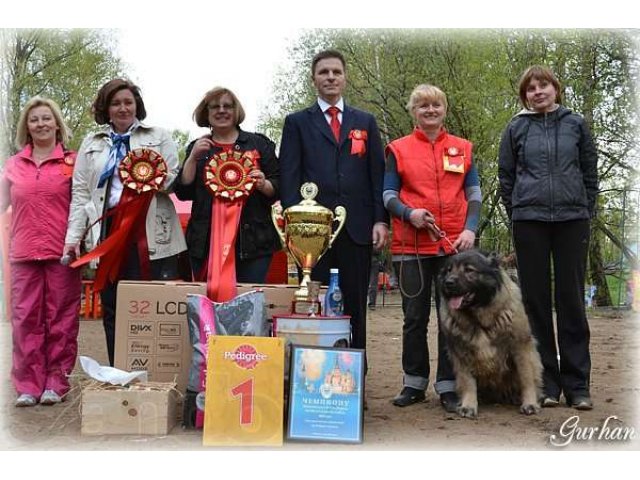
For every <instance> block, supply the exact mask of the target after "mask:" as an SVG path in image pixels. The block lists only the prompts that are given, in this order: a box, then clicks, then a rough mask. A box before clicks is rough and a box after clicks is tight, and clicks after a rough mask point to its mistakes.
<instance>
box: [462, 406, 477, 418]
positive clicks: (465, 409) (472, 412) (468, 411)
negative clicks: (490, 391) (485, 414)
mask: <svg viewBox="0 0 640 480" xmlns="http://www.w3.org/2000/svg"><path fill="white" fill-rule="evenodd" d="M458 415H460V416H461V417H463V418H471V419H476V418H478V408H477V407H470V406H467V405H460V406H459V407H458Z"/></svg>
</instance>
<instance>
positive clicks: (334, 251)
mask: <svg viewBox="0 0 640 480" xmlns="http://www.w3.org/2000/svg"><path fill="white" fill-rule="evenodd" d="M371 249H372V246H371V245H358V244H357V243H355V242H354V241H353V240H351V237H350V236H349V234H348V233H347V231H346V230H342V231H341V232H340V234H339V235H338V237H337V238H336V241H335V242H334V243H333V246H332V247H331V248H330V249H329V250H328V251H327V253H325V254H324V256H323V257H322V258H321V259H320V261H319V262H318V264H317V265H316V266H315V268H314V269H313V270H312V272H311V279H312V280H317V281H320V282H322V284H323V285H328V284H329V269H331V268H337V269H339V270H340V272H339V276H340V289H341V290H342V295H343V297H344V313H345V315H350V316H351V347H352V348H361V349H366V348H367V292H368V289H369V269H370V265H371Z"/></svg>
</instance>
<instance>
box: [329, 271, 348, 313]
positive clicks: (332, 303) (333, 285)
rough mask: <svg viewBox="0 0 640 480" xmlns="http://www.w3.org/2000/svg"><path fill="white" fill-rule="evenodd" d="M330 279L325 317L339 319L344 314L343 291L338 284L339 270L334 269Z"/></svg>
mask: <svg viewBox="0 0 640 480" xmlns="http://www.w3.org/2000/svg"><path fill="white" fill-rule="evenodd" d="M329 272H330V274H331V276H330V277H329V288H328V289H327V293H326V295H325V297H324V315H325V316H327V317H337V316H340V315H342V314H343V312H344V299H343V298H342V290H340V285H339V284H338V269H337V268H332V269H331V270H330V271H329Z"/></svg>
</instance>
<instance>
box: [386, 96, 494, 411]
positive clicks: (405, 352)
mask: <svg viewBox="0 0 640 480" xmlns="http://www.w3.org/2000/svg"><path fill="white" fill-rule="evenodd" d="M407 109H408V110H409V112H410V113H411V116H412V117H413V119H414V122H415V125H416V126H415V128H414V130H413V132H412V133H411V134H410V135H407V136H406V137H402V138H399V139H397V140H394V141H393V142H391V143H390V144H389V145H388V146H387V148H386V156H387V166H386V171H385V177H384V192H383V199H384V205H385V207H386V208H387V210H389V213H390V214H391V216H392V219H393V228H392V232H393V237H392V242H391V253H392V255H393V257H392V259H393V262H394V268H395V270H396V272H397V274H398V278H399V285H400V291H401V294H402V311H403V313H404V326H403V328H402V369H403V371H404V378H403V389H402V391H401V392H400V394H398V395H397V396H396V397H395V398H394V399H393V404H394V405H396V406H398V407H406V406H408V405H411V404H414V403H417V402H422V401H424V400H425V390H426V388H427V385H428V384H429V348H428V345H427V326H428V323H429V314H430V311H431V285H432V283H435V282H434V279H435V278H436V276H437V274H438V271H439V269H440V268H441V266H442V264H443V263H444V260H445V259H446V257H447V256H448V255H452V254H454V253H456V252H457V251H461V250H468V249H471V248H473V246H474V242H475V238H476V234H475V231H476V228H477V225H478V219H479V216H480V208H481V201H482V195H481V192H480V179H479V177H478V172H477V170H476V168H475V166H474V165H473V162H472V153H471V150H472V144H471V142H469V141H467V140H465V139H463V138H459V137H455V136H453V135H451V134H449V133H448V132H447V131H446V129H445V128H444V120H445V117H446V115H447V97H446V95H445V94H444V92H442V90H440V89H439V88H437V87H434V86H433V85H418V86H417V87H416V88H415V89H414V90H413V92H412V93H411V96H410V98H409V103H408V104H407ZM435 300H436V309H437V307H438V306H439V305H438V304H439V298H438V295H435ZM438 320H439V318H438ZM434 387H435V390H436V392H437V393H438V394H439V395H440V403H441V404H442V406H443V407H444V409H445V410H446V411H447V412H455V411H456V408H457V406H458V397H457V394H456V388H455V387H456V385H455V375H454V372H453V368H452V366H451V363H450V361H449V358H448V355H447V353H446V347H445V343H444V339H443V338H442V335H441V334H440V333H438V371H437V374H436V382H435V385H434Z"/></svg>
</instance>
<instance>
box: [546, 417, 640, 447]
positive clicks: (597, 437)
mask: <svg viewBox="0 0 640 480" xmlns="http://www.w3.org/2000/svg"><path fill="white" fill-rule="evenodd" d="M635 438H636V431H635V429H634V428H632V427H627V426H625V425H623V424H622V422H621V421H620V419H618V417H617V416H615V415H610V416H608V417H607V418H606V419H605V420H604V421H603V422H602V424H601V425H600V426H595V427H594V426H582V425H580V417H579V416H578V415H574V416H572V417H569V418H567V419H566V420H565V421H564V422H563V423H562V425H561V426H560V430H559V432H558V433H557V434H555V433H554V434H553V435H551V437H549V441H550V442H551V445H553V446H554V447H566V446H567V445H569V444H570V443H571V442H573V441H576V442H584V441H589V440H593V441H600V442H601V441H605V442H624V441H628V440H634V439H635Z"/></svg>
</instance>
